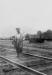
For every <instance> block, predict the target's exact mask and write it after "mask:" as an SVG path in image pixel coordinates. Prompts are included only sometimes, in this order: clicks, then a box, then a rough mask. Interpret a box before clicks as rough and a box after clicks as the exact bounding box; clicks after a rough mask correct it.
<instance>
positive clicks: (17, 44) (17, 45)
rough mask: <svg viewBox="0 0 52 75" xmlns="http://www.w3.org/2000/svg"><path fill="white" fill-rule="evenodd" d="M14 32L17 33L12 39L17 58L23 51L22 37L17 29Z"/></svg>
mask: <svg viewBox="0 0 52 75" xmlns="http://www.w3.org/2000/svg"><path fill="white" fill-rule="evenodd" d="M16 31H17V34H16V36H15V39H14V47H15V49H16V52H17V56H18V57H19V55H20V54H21V53H22V49H23V37H22V34H21V32H20V29H19V28H16Z"/></svg>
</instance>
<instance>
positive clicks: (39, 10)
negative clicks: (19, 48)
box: [0, 0, 52, 36]
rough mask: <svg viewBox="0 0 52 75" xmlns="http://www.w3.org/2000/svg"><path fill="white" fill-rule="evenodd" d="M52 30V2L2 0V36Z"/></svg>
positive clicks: (0, 0) (0, 5) (43, 0)
mask: <svg viewBox="0 0 52 75" xmlns="http://www.w3.org/2000/svg"><path fill="white" fill-rule="evenodd" d="M16 27H20V28H21V30H22V32H23V33H27V32H28V33H36V32H37V31H38V30H42V31H45V30H47V29H52V0H0V36H11V35H13V34H15V28H16Z"/></svg>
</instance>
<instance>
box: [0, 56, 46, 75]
mask: <svg viewBox="0 0 52 75" xmlns="http://www.w3.org/2000/svg"><path fill="white" fill-rule="evenodd" d="M0 58H2V59H4V60H5V61H7V62H10V63H12V64H14V65H16V66H18V67H20V68H22V69H24V70H26V71H29V72H31V73H34V74H38V75H47V74H45V73H42V72H39V71H37V70H35V69H32V68H30V67H27V66H24V65H23V64H20V63H18V62H17V63H16V62H15V61H13V60H10V59H9V58H7V57H4V56H0Z"/></svg>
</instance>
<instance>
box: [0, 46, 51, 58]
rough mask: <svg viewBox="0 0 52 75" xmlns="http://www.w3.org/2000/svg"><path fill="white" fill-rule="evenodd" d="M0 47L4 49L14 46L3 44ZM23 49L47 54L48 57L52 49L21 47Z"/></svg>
mask: <svg viewBox="0 0 52 75" xmlns="http://www.w3.org/2000/svg"><path fill="white" fill-rule="evenodd" d="M0 48H5V49H7V48H8V49H14V47H13V46H12V45H11V46H4V45H0ZM23 51H26V52H31V53H37V54H38V53H39V54H41V55H43V56H48V57H52V51H51V50H46V49H42V48H32V47H26V46H24V47H23Z"/></svg>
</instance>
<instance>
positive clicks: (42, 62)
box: [0, 40, 52, 75]
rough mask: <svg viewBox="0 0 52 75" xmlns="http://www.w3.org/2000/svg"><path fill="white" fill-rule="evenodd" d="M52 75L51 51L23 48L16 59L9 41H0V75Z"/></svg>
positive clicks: (29, 47)
mask: <svg viewBox="0 0 52 75" xmlns="http://www.w3.org/2000/svg"><path fill="white" fill-rule="evenodd" d="M5 74H6V75H16V74H17V75H52V51H51V50H50V51H49V50H46V49H42V48H38V47H31V46H23V54H21V55H20V57H19V58H17V54H16V51H15V49H14V47H13V46H12V44H11V42H10V41H9V40H1V41H0V75H5Z"/></svg>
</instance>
